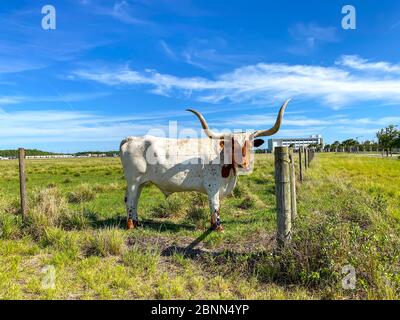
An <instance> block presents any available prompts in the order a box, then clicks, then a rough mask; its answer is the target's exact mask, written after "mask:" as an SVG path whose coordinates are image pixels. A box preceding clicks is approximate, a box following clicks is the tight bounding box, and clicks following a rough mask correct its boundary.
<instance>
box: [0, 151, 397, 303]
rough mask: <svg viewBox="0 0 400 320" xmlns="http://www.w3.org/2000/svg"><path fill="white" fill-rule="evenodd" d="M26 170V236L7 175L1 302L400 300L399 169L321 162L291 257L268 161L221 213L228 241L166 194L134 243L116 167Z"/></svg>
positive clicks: (348, 160) (146, 209) (149, 200)
mask: <svg viewBox="0 0 400 320" xmlns="http://www.w3.org/2000/svg"><path fill="white" fill-rule="evenodd" d="M26 166H27V176H28V182H27V183H28V191H29V207H30V214H29V218H28V219H27V221H25V222H24V223H23V222H22V221H21V219H20V215H19V212H18V207H19V205H18V171H17V168H18V165H17V162H15V161H3V162H0V298H2V299H144V298H149V299H167V298H172V299H213V298H217V299H321V298H324V299H348V298H352V299H374V298H378V299H379V298H380V299H382V298H387V299H399V298H400V273H399V271H400V232H399V231H400V221H399V219H400V188H399V186H400V161H399V160H394V159H380V158H369V157H357V156H354V155H347V154H337V155H335V154H318V155H316V158H315V160H314V162H313V163H312V165H311V168H310V169H309V170H308V171H307V173H306V178H305V182H304V183H303V184H301V185H298V210H299V216H298V219H297V221H296V222H295V224H294V228H293V240H292V244H291V246H290V247H288V248H286V249H285V250H283V251H282V252H277V251H276V250H275V230H276V218H275V196H274V181H273V159H272V157H271V156H270V155H256V166H255V171H254V173H253V174H252V175H250V176H243V177H240V178H239V183H238V186H237V188H236V189H235V191H234V193H233V195H232V196H231V197H229V198H227V199H225V200H224V201H223V202H222V208H221V219H222V222H223V223H224V226H225V233H214V232H209V231H208V230H207V228H208V226H209V214H208V206H207V199H206V197H205V196H201V195H198V194H195V193H181V194H175V195H172V196H171V197H169V198H168V199H167V200H166V199H165V198H164V196H163V195H162V194H161V192H160V191H158V189H157V188H156V187H154V186H149V187H146V188H145V189H144V191H143V193H142V197H141V201H140V204H139V218H140V219H141V221H142V224H143V225H142V227H140V228H138V229H135V230H131V231H126V230H125V219H126V218H125V209H124V204H123V198H124V193H125V181H124V179H123V173H122V169H121V165H120V162H119V159H118V158H103V159H68V160H27V164H26ZM346 265H351V266H353V267H354V268H355V271H356V279H357V281H356V288H355V289H353V290H349V289H347V290H346V289H343V288H342V279H343V277H344V276H345V275H344V274H342V273H341V271H342V268H343V267H344V266H346ZM49 266H50V268H52V269H53V270H54V271H55V278H54V279H55V285H54V286H46V283H47V282H46V279H47V278H48V275H49V274H48V271H46V270H49ZM46 268H47V269H46Z"/></svg>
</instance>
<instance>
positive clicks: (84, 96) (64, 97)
mask: <svg viewBox="0 0 400 320" xmlns="http://www.w3.org/2000/svg"><path fill="white" fill-rule="evenodd" d="M108 95H109V93H108V92H95V93H68V94H60V95H58V96H36V97H33V96H0V105H12V104H20V103H27V102H77V101H87V100H94V99H98V98H101V97H105V96H108Z"/></svg>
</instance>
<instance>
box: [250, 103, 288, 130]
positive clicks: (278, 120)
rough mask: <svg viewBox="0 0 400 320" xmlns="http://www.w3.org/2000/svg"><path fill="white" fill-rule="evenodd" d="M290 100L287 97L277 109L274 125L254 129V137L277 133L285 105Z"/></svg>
mask: <svg viewBox="0 0 400 320" xmlns="http://www.w3.org/2000/svg"><path fill="white" fill-rule="evenodd" d="M290 100H291V99H287V100H286V101H285V103H284V104H283V105H282V107H281V109H280V110H279V113H278V117H277V118H276V121H275V124H274V126H273V127H272V128H271V129H268V130H257V131H255V132H254V138H255V137H266V136H272V135H273V134H275V133H277V132H278V131H279V128H280V127H281V122H282V117H283V113H284V112H285V109H286V106H287V105H288V103H289V101H290Z"/></svg>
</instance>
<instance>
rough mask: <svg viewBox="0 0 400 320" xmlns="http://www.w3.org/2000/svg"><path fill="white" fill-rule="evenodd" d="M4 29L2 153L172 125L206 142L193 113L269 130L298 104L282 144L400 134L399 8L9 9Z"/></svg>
mask: <svg viewBox="0 0 400 320" xmlns="http://www.w3.org/2000/svg"><path fill="white" fill-rule="evenodd" d="M46 4H51V5H53V6H54V7H55V9H56V19H57V25H56V29H55V30H43V29H42V27H41V21H42V18H43V16H44V15H43V14H42V13H41V9H42V6H44V5H46ZM345 4H351V5H353V6H354V7H355V9H356V19H357V20H356V22H357V26H356V27H357V28H356V30H344V29H342V27H341V20H342V17H343V14H342V13H341V10H342V7H343V6H344V5H345ZM0 20H1V23H0V148H1V149H5V148H16V147H19V146H24V147H26V148H39V149H45V150H50V151H57V152H75V151H80V150H89V149H90V150H93V149H96V150H110V149H113V150H115V149H117V148H118V145H119V142H120V141H121V139H122V138H123V137H125V136H129V135H143V134H146V133H148V131H149V130H150V129H155V128H160V129H165V128H168V124H169V121H170V120H173V121H177V122H178V127H179V128H180V129H181V128H193V129H196V130H199V128H200V125H199V123H198V121H197V119H196V118H195V117H194V116H193V114H190V113H188V112H186V111H185V109H186V108H188V107H192V108H195V109H197V110H199V111H201V112H203V114H204V116H205V118H206V119H207V120H208V122H209V124H210V125H211V126H212V127H213V128H214V129H216V130H223V129H225V130H227V129H229V130H235V129H240V130H247V129H261V128H266V127H269V126H271V125H272V124H273V122H274V120H275V116H276V113H277V111H278V108H279V107H280V105H281V104H282V103H283V101H284V100H285V99H286V98H289V97H292V98H293V101H292V102H291V103H290V104H289V106H288V109H287V113H286V114H285V119H284V123H283V126H282V128H281V131H280V132H279V134H278V135H277V136H276V137H287V136H308V135H310V134H322V135H323V136H324V138H325V140H326V141H327V142H333V141H334V140H342V139H346V138H356V137H359V140H366V139H372V138H374V135H375V132H376V131H377V130H378V129H379V128H381V127H383V126H386V125H388V124H391V123H393V124H400V114H399V111H400V58H399V53H400V42H399V38H400V37H399V36H400V2H399V1H394V0H393V1H372V0H362V1H350V2H349V1H346V2H345V1H333V0H332V1H294V0H290V1H285V0H281V1H232V0H230V1H184V0H177V1H166V0H164V1H151V0H141V1H129V0H108V1H94V0H74V1H73V0H67V1H66V0H64V1H55V0H47V1H45V2H42V1H23V0H21V1H5V0H2V1H0ZM199 131H200V130H199Z"/></svg>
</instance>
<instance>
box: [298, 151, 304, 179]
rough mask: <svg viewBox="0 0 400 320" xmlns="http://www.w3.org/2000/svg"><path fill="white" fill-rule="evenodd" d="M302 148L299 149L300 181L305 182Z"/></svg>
mask: <svg viewBox="0 0 400 320" xmlns="http://www.w3.org/2000/svg"><path fill="white" fill-rule="evenodd" d="M301 158H302V157H301V147H300V148H299V179H300V181H301V182H303V163H302V161H303V160H302V159H301Z"/></svg>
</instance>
